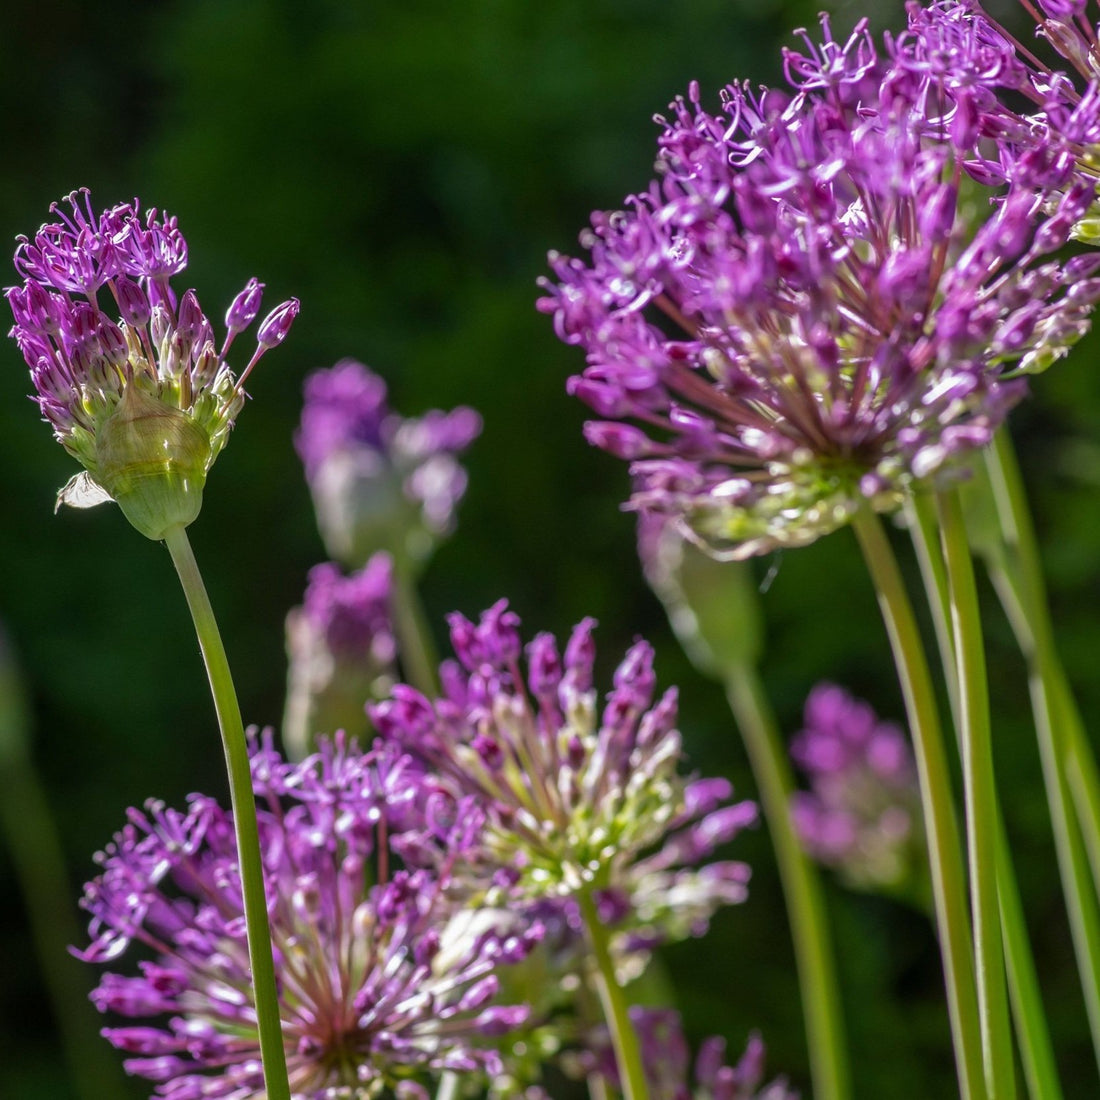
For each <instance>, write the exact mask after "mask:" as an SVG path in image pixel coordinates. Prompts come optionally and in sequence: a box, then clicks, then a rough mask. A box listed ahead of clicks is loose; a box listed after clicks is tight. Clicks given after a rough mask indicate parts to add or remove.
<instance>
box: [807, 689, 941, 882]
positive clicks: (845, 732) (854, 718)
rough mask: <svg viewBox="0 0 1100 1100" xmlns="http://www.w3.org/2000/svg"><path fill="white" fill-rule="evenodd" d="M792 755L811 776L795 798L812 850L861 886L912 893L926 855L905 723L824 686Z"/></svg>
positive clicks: (809, 709)
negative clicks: (884, 718)
mask: <svg viewBox="0 0 1100 1100" xmlns="http://www.w3.org/2000/svg"><path fill="white" fill-rule="evenodd" d="M791 756H792V757H793V759H794V761H795V763H796V764H798V766H799V767H800V768H801V769H802V770H803V771H804V772H805V773H806V775H807V776H808V778H809V781H810V790H809V791H800V792H797V793H796V794H795V796H794V799H793V801H792V804H791V814H792V816H793V818H794V825H795V829H796V830H797V831H798V834H799V836H800V837H801V839H802V843H803V845H804V846H805V848H806V850H807V851H808V852H809V854H810V855H811V856H813V858H814V859H817V860H819V861H820V862H822V863H824V864H826V865H827V866H829V867H834V868H836V869H837V870H838V871H839V872H840V874H841V875H842V876H843V878H844V879H845V880H846V881H847V882H848V883H849V884H850V885H852V886H855V887H857V888H859V889H864V890H866V889H872V890H887V891H890V892H905V891H909V892H912V888H913V887H914V886H915V885H917V884H919V883H920V882H921V881H923V866H924V861H925V855H924V848H923V845H922V840H921V837H922V831H921V824H920V814H921V811H920V795H919V792H918V790H917V771H916V765H915V763H914V760H913V751H912V749H911V748H910V746H909V742H908V740H907V739H906V737H905V734H904V733H903V732H902V731H901V729H899V728H898V727H897V726H896V725H894V724H893V723H892V722H882V721H880V720H879V719H878V717H877V716H876V715H875V712H874V711H873V710H872V709H871V707H870V706H869V705H868V704H867V703H864V702H862V701H861V700H859V699H855V698H853V697H852V696H851V695H849V694H848V692H846V691H845V690H844V689H843V688H840V687H837V686H836V685H834V684H819V685H818V686H817V687H816V688H814V690H813V691H812V692H811V693H810V696H809V698H808V699H807V700H806V710H805V717H804V728H803V729H802V731H801V732H800V733H799V734H798V735H797V736H796V737H795V739H794V740H793V742H792V743H791Z"/></svg>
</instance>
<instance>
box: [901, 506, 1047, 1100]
mask: <svg viewBox="0 0 1100 1100" xmlns="http://www.w3.org/2000/svg"><path fill="white" fill-rule="evenodd" d="M907 512H908V519H909V529H910V532H911V534H912V537H913V546H914V548H915V550H916V552H917V558H918V560H919V562H920V568H921V575H922V577H923V578H924V586H925V590H926V591H927V593H928V604H929V609H930V611H931V612H932V621H933V624H934V625H935V630H936V639H937V642H938V645H939V650H940V657H941V660H942V663H943V669H944V675H945V678H946V680H947V689H948V696H949V698H950V700H951V713H952V715H953V716H954V720H955V728H956V729H958V728H959V727H960V725H961V719H960V710H959V685H958V675H957V668H956V662H955V642H954V638H953V636H952V631H951V625H950V624H951V598H950V593H949V590H948V582H947V568H946V566H945V564H944V560H943V555H942V554H941V553H940V551H939V547H938V526H937V522H936V515H935V506H934V504H933V501H932V499H931V497H929V496H927V495H925V494H923V493H921V494H917V495H915V496H912V497H910V498H909V502H908V505H907ZM993 826H994V830H995V838H994V842H995V846H996V861H997V896H998V901H999V905H1000V913H1001V931H1002V933H1003V935H1004V947H1005V957H1006V962H1007V966H1008V991H1009V995H1010V997H1011V1000H1012V1012H1013V1017H1014V1019H1015V1022H1016V1035H1017V1038H1018V1039H1019V1043H1020V1059H1021V1062H1022V1063H1023V1068H1024V1077H1025V1079H1026V1080H1027V1085H1028V1092H1029V1093H1030V1095H1031V1096H1032V1098H1033V1100H1062V1086H1061V1084H1060V1082H1059V1080H1058V1070H1057V1067H1056V1064H1055V1061H1054V1047H1053V1044H1052V1043H1051V1039H1050V1029H1049V1028H1048V1026H1047V1020H1046V1014H1045V1012H1044V1010H1043V1001H1042V995H1041V993H1040V989H1039V978H1038V975H1037V973H1036V970H1035V959H1034V956H1033V955H1032V951H1031V944H1030V942H1029V940H1028V935H1027V923H1026V921H1025V919H1024V910H1023V903H1022V902H1021V900H1020V888H1019V884H1018V882H1017V880H1016V872H1015V870H1014V868H1013V866H1012V859H1011V855H1010V851H1009V844H1008V836H1007V833H1006V831H1005V825H1004V815H1003V814H1002V813H1001V810H1000V806H999V805H998V806H997V812H996V815H995V817H994V819H993Z"/></svg>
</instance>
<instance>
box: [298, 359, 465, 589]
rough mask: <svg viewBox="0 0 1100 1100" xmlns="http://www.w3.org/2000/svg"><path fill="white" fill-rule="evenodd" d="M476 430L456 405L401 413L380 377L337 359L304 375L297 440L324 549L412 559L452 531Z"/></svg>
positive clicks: (358, 561)
mask: <svg viewBox="0 0 1100 1100" xmlns="http://www.w3.org/2000/svg"><path fill="white" fill-rule="evenodd" d="M480 433H481V417H480V416H479V415H478V414H477V413H476V412H475V411H474V410H473V409H469V408H466V407H464V406H462V407H459V408H457V409H452V410H451V411H450V412H442V411H440V410H438V409H433V410H431V411H430V412H427V413H425V414H424V415H423V416H421V417H408V418H406V417H402V416H400V415H399V414H397V413H395V412H393V411H392V410H391V409H390V407H389V405H388V403H387V400H386V383H385V382H384V381H383V380H382V379H381V378H380V377H379V376H378V375H377V374H374V373H373V372H372V371H370V370H368V369H367V368H366V367H365V366H363V364H362V363H357V362H355V361H354V360H352V359H344V360H342V361H341V362H339V363H337V364H336V366H334V367H332V368H331V369H330V370H319V371H315V372H314V373H313V374H311V375H310V376H309V378H307V379H306V385H305V403H304V405H303V407H302V422H301V426H300V427H299V429H298V434H297V436H296V438H295V442H296V445H297V447H298V454H299V455H300V456H301V458H302V463H303V464H304V466H305V470H306V480H307V481H308V482H309V487H310V492H311V493H312V495H313V502H314V508H315V511H316V513H317V522H318V525H319V527H320V529H321V536H322V538H323V539H324V540H325V546H326V547H327V548H328V552H329V553H330V554H331V555H332V556H333V557H334V558H336V559H338V560H339V561H342V562H344V564H345V565H355V566H357V565H362V564H363V563H364V562H365V561H366V560H367V558H369V557H370V556H371V555H372V554H374V553H375V552H376V551H378V550H386V551H388V552H389V553H391V554H393V555H394V557H395V558H396V559H397V564H398V567H399V568H400V567H401V566H402V564H403V563H404V562H406V561H409V562H412V563H419V562H421V561H423V560H424V559H425V558H426V557H427V556H428V555H429V554H430V553H431V551H432V549H433V548H434V546H435V544H436V542H437V541H438V540H439V539H441V538H442V537H444V536H445V535H448V534H449V533H450V532H451V530H452V529H453V527H454V522H455V511H456V509H457V507H458V503H459V501H460V500H461V499H462V496H463V494H464V493H465V491H466V471H465V470H463V468H462V466H461V465H460V464H459V462H458V459H457V456H458V455H459V454H460V453H461V452H462V451H464V450H465V449H466V448H467V447H468V446H469V445H470V444H471V443H472V442H473V441H474V440H475V439H476V438H477V437H478V435H479V434H480Z"/></svg>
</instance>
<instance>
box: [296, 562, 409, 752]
mask: <svg viewBox="0 0 1100 1100" xmlns="http://www.w3.org/2000/svg"><path fill="white" fill-rule="evenodd" d="M392 588H393V563H392V562H391V560H390V557H389V555H388V554H384V553H378V554H375V555H374V557H372V558H371V559H370V561H368V562H367V564H366V565H365V566H364V567H363V568H362V569H361V570H359V572H357V573H353V574H351V575H350V576H344V574H343V572H342V570H341V569H340V567H339V566H338V565H334V564H332V563H331V562H329V563H325V564H324V565H317V566H314V567H313V569H311V570H310V572H309V580H308V584H307V587H306V594H305V599H304V601H303V604H302V606H301V607H296V608H294V609H293V610H292V611H291V612H290V614H289V615H287V620H286V647H287V656H288V658H289V669H288V674H287V702H286V714H285V717H284V721H283V740H284V742H285V743H286V745H287V746H288V748H289V749H290V751H291V755H293V756H295V757H298V758H301V757H302V756H305V755H306V754H307V753H308V752H310V751H312V747H313V742H314V738H315V737H316V736H317V735H318V734H332V733H335V732H336V730H339V729H342V730H344V731H345V732H346V733H347V734H348V735H349V736H351V737H359V736H362V735H364V734H366V732H367V731H368V729H369V728H370V727H369V724H368V722H367V715H366V711H365V709H364V706H365V704H366V702H367V700H368V699H372V698H375V699H377V698H382V697H383V696H384V695H386V694H387V693H388V691H389V689H390V687H392V685H393V682H394V673H395V671H396V669H395V664H394V662H395V659H396V657H397V642H396V640H395V637H394V631H393V622H392V618H391V612H390V600H391V597H392Z"/></svg>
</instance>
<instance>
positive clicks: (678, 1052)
mask: <svg viewBox="0 0 1100 1100" xmlns="http://www.w3.org/2000/svg"><path fill="white" fill-rule="evenodd" d="M630 1019H631V1022H632V1023H633V1024H634V1029H635V1031H636V1032H637V1035H638V1046H639V1048H640V1049H641V1051H642V1058H643V1061H644V1063H645V1074H646V1079H647V1082H648V1084H649V1096H650V1100H798V1093H796V1092H794V1091H793V1090H792V1089H791V1088H790V1087H789V1086H788V1085H787V1083H786V1081H785V1080H783V1079H782V1078H778V1079H777V1080H775V1081H772V1082H771V1083H770V1084H767V1085H764V1084H763V1080H764V1043H763V1040H762V1039H761V1038H760V1036H759V1035H757V1034H755V1033H754V1034H752V1035H750V1036H749V1041H748V1044H747V1045H746V1047H745V1052H744V1054H742V1055H741V1060H740V1061H739V1062H738V1063H737V1065H736V1066H728V1065H726V1062H725V1059H726V1041H725V1040H724V1039H720V1038H718V1037H713V1038H710V1039H707V1040H706V1041H705V1042H704V1043H703V1044H702V1045H701V1046H700V1047H699V1052H698V1054H697V1056H696V1059H695V1066H694V1072H693V1071H692V1066H691V1051H690V1048H689V1047H688V1043H687V1040H686V1039H685V1038H684V1030H683V1022H682V1021H681V1019H680V1014H679V1013H678V1012H675V1011H674V1010H672V1009H666V1008H641V1007H639V1006H634V1007H632V1008H631V1009H630ZM572 1061H573V1064H574V1067H575V1071H576V1070H579V1071H580V1072H581V1073H583V1074H585V1075H586V1076H588V1075H591V1074H598V1075H599V1076H601V1077H603V1078H604V1079H605V1080H607V1081H608V1082H609V1083H610V1084H611V1086H612V1087H613V1088H619V1087H620V1086H619V1074H618V1068H617V1066H616V1064H615V1055H614V1052H613V1051H612V1048H611V1043H610V1040H609V1037H608V1035H607V1032H606V1029H601V1030H600V1031H598V1032H597V1033H596V1035H595V1036H594V1040H593V1042H592V1045H591V1047H590V1049H589V1050H587V1051H584V1052H583V1053H581V1054H580V1055H579V1056H577V1057H575V1058H574V1059H572Z"/></svg>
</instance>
